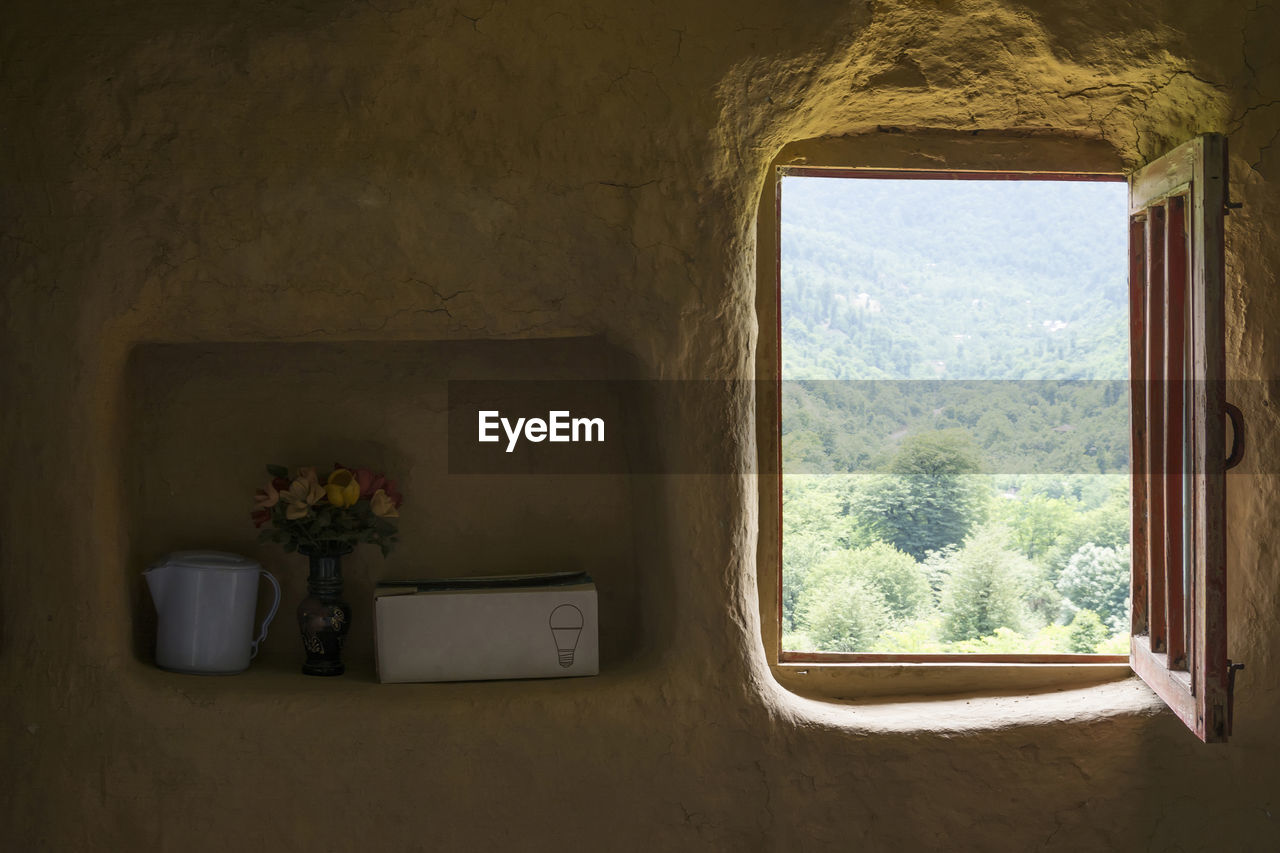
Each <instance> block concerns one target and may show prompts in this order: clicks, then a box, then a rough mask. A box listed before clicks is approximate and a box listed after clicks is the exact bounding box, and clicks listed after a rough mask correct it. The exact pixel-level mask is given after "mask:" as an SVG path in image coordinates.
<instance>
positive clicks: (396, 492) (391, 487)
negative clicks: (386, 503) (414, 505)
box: [382, 480, 404, 509]
mask: <svg viewBox="0 0 1280 853" xmlns="http://www.w3.org/2000/svg"><path fill="white" fill-rule="evenodd" d="M382 488H383V489H385V490H386V492H387V497H389V498H391V503H392V504H393V505H394V506H395V508H396V509H399V508H400V504H401V503H403V502H404V495H402V494H400V487H399V486H397V485H396V481H395V480H387V481H386V484H385V485H384V486H383V487H382Z"/></svg>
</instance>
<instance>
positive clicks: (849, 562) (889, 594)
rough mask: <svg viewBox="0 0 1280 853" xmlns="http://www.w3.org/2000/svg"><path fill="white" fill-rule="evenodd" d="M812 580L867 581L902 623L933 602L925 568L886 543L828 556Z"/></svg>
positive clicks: (820, 581) (834, 582) (836, 581)
mask: <svg viewBox="0 0 1280 853" xmlns="http://www.w3.org/2000/svg"><path fill="white" fill-rule="evenodd" d="M812 578H813V582H814V583H818V584H837V585H838V584H843V583H854V582H858V581H861V582H865V583H866V584H867V585H868V586H870V587H871V588H872V589H874V590H875V591H876V592H877V593H878V594H879V596H880V598H881V599H882V600H883V601H884V604H885V606H886V607H887V608H888V612H889V615H890V616H891V617H892V618H893V619H894V620H896V621H899V622H901V621H906V620H909V619H914V618H916V617H917V616H920V615H922V614H923V613H925V612H926V611H928V610H929V609H930V607H931V605H932V603H933V594H932V592H931V591H930V589H929V581H928V580H927V579H926V577H925V573H924V569H923V568H922V567H921V566H920V564H919V563H917V562H916V561H915V560H913V559H912V558H911V557H910V555H908V554H904V553H902V552H901V551H899V550H898V549H896V548H894V547H893V546H892V545H889V544H887V543H885V542H876V543H875V544H872V545H868V546H867V547H865V548H857V549H854V550H849V551H837V552H834V553H830V554H827V555H826V556H825V557H824V558H823V559H822V561H821V563H819V564H818V566H817V567H815V569H814V570H813V573H812Z"/></svg>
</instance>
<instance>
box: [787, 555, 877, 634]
mask: <svg viewBox="0 0 1280 853" xmlns="http://www.w3.org/2000/svg"><path fill="white" fill-rule="evenodd" d="M798 611H799V619H798V620H797V621H798V623H799V624H800V626H801V627H802V628H803V629H804V631H805V633H806V634H807V635H808V636H809V637H810V638H811V639H812V640H813V643H814V645H815V646H816V647H817V649H818V650H819V651H824V652H861V651H866V650H867V649H869V648H870V647H871V644H872V643H874V642H875V640H876V637H878V636H880V632H881V631H883V630H884V629H885V628H886V627H888V625H889V623H890V618H891V617H890V612H889V606H888V605H887V604H886V603H885V601H884V597H883V596H881V595H880V593H879V591H877V590H876V588H875V587H874V586H872V585H871V584H870V583H868V582H867V581H866V580H864V579H863V578H861V577H858V576H853V577H849V576H844V575H842V574H841V573H833V574H831V575H828V576H827V577H825V578H824V579H822V580H821V581H819V582H818V583H815V584H811V585H810V586H808V587H806V588H805V591H804V592H803V593H802V594H801V596H800V602H799V607H798Z"/></svg>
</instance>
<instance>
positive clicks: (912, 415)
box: [781, 177, 1129, 652]
mask: <svg viewBox="0 0 1280 853" xmlns="http://www.w3.org/2000/svg"><path fill="white" fill-rule="evenodd" d="M1124 205H1125V187H1124V185H1123V184H1110V183H1092V182H1035V181H886V180H873V179H822V178H795V177H792V178H785V179H784V183H783V220H782V299H781V304H782V323H783V338H782V352H783V378H784V380H785V381H784V388H783V452H784V471H785V472H786V476H785V479H784V495H783V499H784V531H783V533H784V567H783V574H784V578H783V584H784V591H783V598H784V602H783V606H784V617H783V618H784V645H785V647H786V648H788V649H795V650H806V649H817V650H828V651H885V652H926V651H955V652H966V651H988V652H990V651H999V652H1050V651H1079V652H1084V651H1098V650H1102V651H1106V650H1121V647H1122V645H1123V644H1124V642H1125V640H1126V637H1127V631H1124V630H1122V629H1123V628H1124V627H1125V623H1126V621H1127V611H1128V603H1127V595H1128V561H1129V558H1128V550H1127V549H1128V539H1129V531H1128V525H1129V519H1128V511H1129V510H1128V505H1129V499H1128V477H1127V471H1128V405H1127V404H1128V397H1127V395H1128V390H1127V387H1126V385H1125V383H1124V380H1125V379H1127V364H1128V337H1127V328H1128V301H1127V293H1126V266H1125V265H1126V253H1125V236H1126V227H1125V207H1124Z"/></svg>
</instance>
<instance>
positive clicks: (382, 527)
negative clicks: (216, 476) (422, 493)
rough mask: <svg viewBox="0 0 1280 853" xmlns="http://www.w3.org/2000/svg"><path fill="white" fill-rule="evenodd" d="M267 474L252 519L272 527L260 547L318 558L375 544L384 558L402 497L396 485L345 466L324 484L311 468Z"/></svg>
mask: <svg viewBox="0 0 1280 853" xmlns="http://www.w3.org/2000/svg"><path fill="white" fill-rule="evenodd" d="M267 473H268V474H269V475H270V476H271V479H270V480H268V481H267V485H266V488H263V489H258V491H257V493H256V494H255V495H254V506H255V509H254V510H253V512H252V513H251V514H250V516H251V517H252V518H253V524H254V526H255V527H262V526H263V525H265V524H268V523H270V527H268V528H267V529H265V530H263V531H262V532H261V533H259V534H258V541H259V542H275V543H276V544H278V545H280V546H281V547H283V548H284V550H285V551H297V550H302V551H303V553H310V554H322V555H331V554H345V553H347V552H349V551H351V550H352V549H353V548H354V547H355V546H356V545H361V544H368V545H377V546H378V548H379V549H381V551H382V556H384V557H385V556H386V555H387V554H389V553H391V549H392V548H394V547H395V544H396V542H397V541H398V540H399V533H398V532H397V530H396V521H395V520H396V519H397V518H399V517H400V512H399V508H400V503H401V501H402V500H403V497H402V495H401V494H400V492H399V491H398V490H397V489H396V484H395V481H394V480H388V479H387V478H386V477H384V476H383V475H382V474H375V473H373V472H372V471H370V470H369V469H368V468H348V467H346V466H344V465H334V466H333V471H331V472H330V473H329V475H328V476H327V477H325V479H324V482H323V483H321V481H320V476H319V474H317V473H316V469H315V468H311V467H303V468H299V469H298V473H297V474H296V475H293V476H292V477H291V476H290V475H289V469H288V468H285V467H284V466H282V465H268V466H267Z"/></svg>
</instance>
